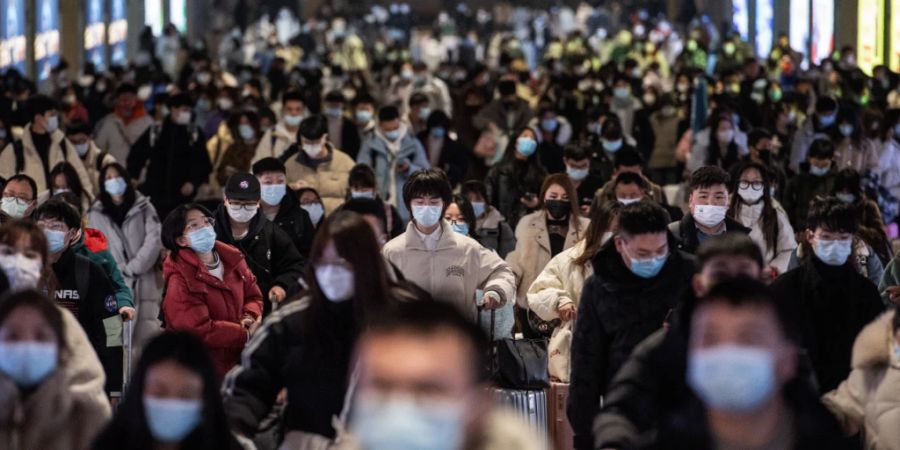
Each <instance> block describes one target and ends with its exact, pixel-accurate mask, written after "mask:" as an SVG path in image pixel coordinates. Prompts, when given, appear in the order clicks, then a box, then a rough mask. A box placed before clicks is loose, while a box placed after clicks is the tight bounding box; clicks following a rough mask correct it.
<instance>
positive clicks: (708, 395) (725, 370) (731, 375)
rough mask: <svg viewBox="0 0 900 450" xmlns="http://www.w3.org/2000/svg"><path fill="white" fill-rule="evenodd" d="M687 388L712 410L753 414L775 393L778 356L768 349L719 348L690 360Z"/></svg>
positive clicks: (698, 353)
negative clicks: (688, 386)
mask: <svg viewBox="0 0 900 450" xmlns="http://www.w3.org/2000/svg"><path fill="white" fill-rule="evenodd" d="M687 381H688V385H690V387H691V389H693V391H694V393H695V394H697V397H699V398H700V400H702V401H703V403H704V404H706V406H707V407H709V408H714V409H717V410H721V411H727V412H731V413H746V412H751V411H754V410H755V409H757V408H759V407H760V406H761V405H763V404H764V403H765V401H766V400H768V399H769V397H770V396H771V395H772V394H773V392H774V391H775V357H774V356H773V355H772V353H771V352H770V351H768V350H765V349H762V348H755V347H745V346H738V345H720V346H718V347H714V348H710V349H702V350H695V351H694V352H693V353H692V354H691V355H690V357H689V358H688V373H687Z"/></svg>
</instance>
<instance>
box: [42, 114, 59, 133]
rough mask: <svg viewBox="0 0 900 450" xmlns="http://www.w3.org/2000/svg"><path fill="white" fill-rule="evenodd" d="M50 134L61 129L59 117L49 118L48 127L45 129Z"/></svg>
mask: <svg viewBox="0 0 900 450" xmlns="http://www.w3.org/2000/svg"><path fill="white" fill-rule="evenodd" d="M45 128H46V129H47V132H48V133H52V132H54V131H56V130H57V129H59V115H58V114H57V115H53V116H50V117H49V118H47V126H46V127H45Z"/></svg>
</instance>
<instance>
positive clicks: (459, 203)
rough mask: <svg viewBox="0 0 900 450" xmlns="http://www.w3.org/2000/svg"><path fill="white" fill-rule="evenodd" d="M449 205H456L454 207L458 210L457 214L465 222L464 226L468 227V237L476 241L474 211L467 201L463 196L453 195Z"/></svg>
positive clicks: (476, 226)
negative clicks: (459, 214) (460, 215)
mask: <svg viewBox="0 0 900 450" xmlns="http://www.w3.org/2000/svg"><path fill="white" fill-rule="evenodd" d="M451 203H456V207H457V208H459V212H460V213H461V214H462V216H463V220H465V222H466V226H468V227H469V237H470V238H472V239H475V240H476V241H477V240H478V232H477V231H476V228H478V225H477V219H476V218H475V210H474V209H473V208H472V204H471V203H469V199H467V198H466V197H465V196H463V195H459V194H455V195H454V196H453V201H452V202H451Z"/></svg>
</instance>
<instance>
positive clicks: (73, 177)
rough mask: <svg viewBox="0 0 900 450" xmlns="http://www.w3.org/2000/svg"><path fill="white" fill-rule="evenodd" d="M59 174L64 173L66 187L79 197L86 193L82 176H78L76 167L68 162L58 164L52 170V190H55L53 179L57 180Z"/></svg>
mask: <svg viewBox="0 0 900 450" xmlns="http://www.w3.org/2000/svg"><path fill="white" fill-rule="evenodd" d="M59 175H62V176H63V178H65V179H66V187H67V188H68V189H69V190H70V191H72V192H73V193H74V194H75V195H77V196H78V197H79V198H80V197H81V196H82V195H85V192H84V186H83V185H82V184H81V178H80V177H79V176H78V172H76V171H75V167H73V166H72V165H71V164H69V163H67V162H61V163H58V164H56V165H55V166H53V169H52V170H51V171H50V190H51V191H52V190H53V180H55V179H56V177H58V176H59Z"/></svg>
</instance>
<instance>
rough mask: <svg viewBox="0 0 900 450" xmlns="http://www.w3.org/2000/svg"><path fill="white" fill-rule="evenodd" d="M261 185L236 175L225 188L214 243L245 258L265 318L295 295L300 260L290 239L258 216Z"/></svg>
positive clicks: (279, 229) (245, 176)
mask: <svg viewBox="0 0 900 450" xmlns="http://www.w3.org/2000/svg"><path fill="white" fill-rule="evenodd" d="M260 198H261V185H260V183H259V180H258V179H257V178H256V177H255V176H253V175H251V174H249V173H236V174H234V175H232V176H231V178H229V179H228V182H227V183H226V184H225V201H224V203H223V204H222V205H220V206H219V208H218V209H217V210H216V212H215V219H216V223H215V225H214V228H215V230H216V240H218V241H219V242H223V243H225V244H229V245H233V246H234V247H236V248H237V249H238V250H240V251H241V253H243V254H244V258H245V260H246V263H247V266H248V267H250V270H251V271H252V272H253V275H255V276H256V284H257V285H258V286H259V290H260V292H262V294H263V296H264V298H266V299H267V300H268V301H269V302H266V303H265V309H264V315H266V314H268V313H269V309H270V307H271V306H272V305H270V304H269V303H270V302H271V303H272V304H274V305H278V304H280V303H281V302H283V301H284V300H285V299H287V297H288V296H289V295H293V293H295V292H297V291H298V290H299V289H300V285H299V283H298V282H297V280H299V279H300V275H301V274H302V273H303V264H304V260H303V257H302V256H301V255H300V252H299V251H298V250H297V248H296V247H295V246H294V243H293V241H292V240H291V238H290V236H289V235H288V234H287V233H286V232H285V231H284V230H282V229H281V227H279V226H278V225H276V224H275V223H274V222H272V221H270V220H268V219H267V218H266V216H265V215H264V214H260V212H259V203H260Z"/></svg>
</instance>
